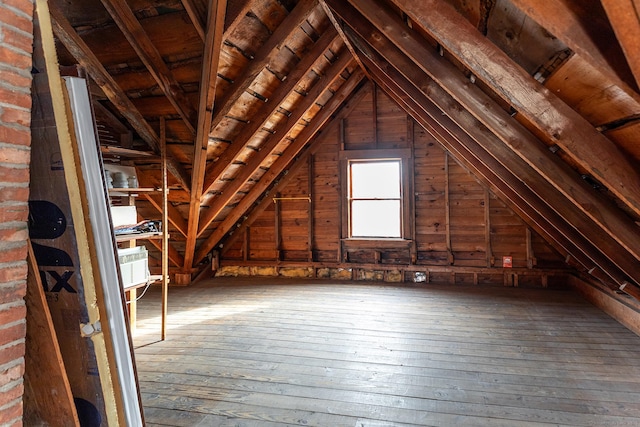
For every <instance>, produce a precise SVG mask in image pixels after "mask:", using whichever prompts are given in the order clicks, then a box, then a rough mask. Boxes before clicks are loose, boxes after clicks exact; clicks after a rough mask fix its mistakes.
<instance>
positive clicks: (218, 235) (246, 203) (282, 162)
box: [195, 68, 364, 261]
mask: <svg viewBox="0 0 640 427" xmlns="http://www.w3.org/2000/svg"><path fill="white" fill-rule="evenodd" d="M363 79H364V73H363V71H362V70H361V69H360V68H356V70H355V71H354V72H353V73H352V74H351V76H350V77H349V79H348V80H347V81H346V82H345V83H344V84H343V85H342V86H341V87H340V89H338V91H337V92H336V93H335V94H333V96H332V97H331V99H329V100H328V101H327V103H326V104H325V105H324V107H323V108H322V110H320V112H319V113H318V114H317V115H316V116H315V117H314V119H313V120H312V121H311V123H310V124H309V125H308V126H307V127H306V128H305V129H304V130H303V131H302V132H300V134H299V135H298V137H297V138H296V140H295V141H294V142H293V143H292V144H291V145H290V146H289V147H288V148H287V150H286V151H285V152H284V153H282V155H281V156H280V157H279V158H278V160H276V161H275V162H274V163H273V164H272V165H271V167H270V168H269V170H268V171H267V172H266V173H265V174H264V175H263V176H262V178H260V181H258V182H257V183H256V184H255V185H254V186H253V187H252V188H251V190H250V191H249V193H247V194H246V195H245V196H244V197H243V198H242V200H241V201H240V203H238V205H237V206H235V207H234V209H233V211H232V212H230V213H229V215H227V216H226V218H225V219H224V220H223V221H222V222H221V223H220V224H219V225H218V227H217V228H216V229H215V230H214V231H213V233H211V234H210V235H209V237H207V239H206V240H205V241H204V242H203V243H202V245H200V248H199V249H198V252H197V254H196V258H195V259H196V261H200V260H202V259H204V258H206V256H207V254H208V253H209V252H210V251H211V250H212V249H213V248H214V247H215V246H216V245H217V244H218V243H220V240H221V239H222V238H223V237H224V236H225V235H226V234H227V233H228V232H229V230H231V229H232V228H233V227H235V226H236V223H237V222H238V220H239V219H240V218H241V217H242V216H243V215H244V214H245V213H246V212H247V211H248V210H249V209H250V208H251V207H252V206H253V204H254V203H255V202H256V200H258V198H259V197H260V196H261V195H262V194H263V193H264V191H265V190H267V189H268V188H269V187H270V186H271V185H272V184H273V182H274V181H275V179H276V178H278V176H280V175H281V174H282V172H283V171H284V170H285V169H286V168H287V167H288V166H289V165H290V164H291V162H293V161H294V160H295V159H296V156H297V155H298V154H299V153H300V151H301V150H302V149H303V148H304V147H305V146H306V144H307V143H308V142H309V141H310V140H311V139H312V138H313V137H314V136H315V135H316V134H317V133H318V132H319V131H320V130H321V129H322V128H323V126H324V125H325V123H327V122H328V121H329V120H330V119H332V118H333V115H334V114H335V113H336V111H337V110H338V109H339V108H340V106H341V105H342V104H344V102H345V101H346V99H347V98H348V97H349V96H350V95H351V94H352V93H353V91H354V90H355V89H356V88H357V87H358V86H359V85H360V83H361V82H362V81H363ZM302 163H303V164H304V163H305V162H302Z"/></svg>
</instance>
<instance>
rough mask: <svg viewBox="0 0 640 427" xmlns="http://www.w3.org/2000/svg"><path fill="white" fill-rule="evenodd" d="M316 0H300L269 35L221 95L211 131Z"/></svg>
mask: <svg viewBox="0 0 640 427" xmlns="http://www.w3.org/2000/svg"><path fill="white" fill-rule="evenodd" d="M316 2H317V0H301V1H300V2H299V3H298V4H297V5H296V6H295V8H294V9H293V10H292V11H291V13H290V14H289V15H287V17H286V18H285V19H284V21H282V23H281V24H280V25H279V26H278V28H276V30H275V31H274V32H273V34H271V36H270V37H269V39H268V40H267V42H266V43H265V44H264V45H263V46H262V47H260V50H259V51H258V52H257V53H256V56H255V57H254V59H253V60H252V61H251V62H250V63H249V65H248V67H247V68H245V70H244V71H243V72H242V74H241V75H240V76H238V77H237V78H236V79H235V81H234V83H233V84H232V85H231V87H230V88H228V89H227V91H226V92H225V93H224V94H223V95H222V98H221V99H220V100H219V102H218V103H217V105H218V107H217V108H216V109H215V113H214V115H213V118H212V119H211V130H213V129H214V128H215V127H216V126H217V125H218V124H219V123H220V121H221V120H222V119H223V118H224V116H225V115H226V114H228V113H229V111H230V110H231V107H233V101H235V100H236V99H238V98H239V97H240V95H242V94H243V93H244V91H245V90H247V88H248V87H249V86H250V85H251V83H252V82H253V81H254V80H255V78H256V76H257V75H258V74H260V72H261V71H262V70H263V69H264V68H265V67H267V66H268V65H269V62H270V61H272V60H273V59H274V58H275V56H276V55H277V54H278V52H280V49H281V48H282V47H284V42H285V40H286V39H287V38H288V36H289V35H290V34H291V33H292V32H293V31H294V30H295V29H296V28H298V27H299V26H300V24H302V23H303V22H304V21H305V20H306V19H307V16H309V14H310V13H311V12H312V11H313V9H314V7H315V4H316Z"/></svg>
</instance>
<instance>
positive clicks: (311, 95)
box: [198, 49, 353, 236]
mask: <svg viewBox="0 0 640 427" xmlns="http://www.w3.org/2000/svg"><path fill="white" fill-rule="evenodd" d="M352 61H353V57H352V56H351V54H349V53H348V52H347V51H346V49H344V52H343V53H342V54H341V55H340V56H338V59H337V60H336V61H335V63H333V64H332V65H331V67H330V68H329V69H328V70H327V71H326V74H325V75H323V76H322V77H320V78H319V79H318V80H317V81H316V82H315V83H314V84H313V87H312V88H311V89H310V90H309V91H308V93H307V94H306V96H305V97H304V99H302V100H301V101H300V102H299V103H298V104H297V105H296V106H295V109H294V111H293V112H292V113H291V116H289V117H287V118H286V120H283V121H281V122H279V123H278V124H277V125H276V127H275V129H274V132H273V133H272V134H270V135H269V136H268V138H267V140H266V141H265V142H263V143H262V145H261V146H260V151H258V152H257V153H254V154H253V155H252V156H251V158H249V160H248V162H247V164H246V165H244V166H243V167H242V169H241V170H240V172H239V173H238V174H237V175H236V176H234V177H233V181H231V182H229V183H228V184H227V185H226V186H225V187H224V188H223V189H222V194H219V195H217V196H216V197H215V198H214V199H213V201H212V202H211V203H210V204H209V208H208V209H207V210H206V211H205V214H204V215H203V217H202V218H201V220H200V229H199V230H198V236H200V235H201V234H202V233H203V232H204V231H205V230H206V229H207V227H208V226H209V224H211V223H212V222H213V221H214V220H215V219H216V217H217V216H218V215H219V214H220V212H222V210H223V209H224V208H225V206H227V204H229V202H230V201H231V199H232V198H233V197H234V196H235V195H236V193H237V192H238V191H239V190H240V188H242V186H244V184H245V183H246V182H247V181H248V180H249V179H250V178H251V177H252V176H253V175H254V174H255V173H256V171H257V169H258V168H259V167H260V165H261V164H262V163H263V162H264V161H265V159H266V158H267V157H269V156H270V155H271V154H272V153H273V150H275V148H276V147H277V146H278V145H280V143H281V142H282V141H283V140H284V139H285V138H286V137H287V135H288V134H289V132H291V130H292V129H293V128H294V127H295V126H296V125H297V124H298V123H299V122H300V120H301V119H302V117H303V116H304V115H305V113H306V112H307V110H308V109H309V108H311V107H312V106H313V105H314V104H316V103H317V100H318V98H319V97H320V96H321V95H322V94H324V93H325V91H326V90H327V88H329V87H330V86H331V85H332V84H333V83H334V82H335V81H337V80H338V79H340V78H341V77H340V74H341V73H342V72H343V71H344V69H345V68H346V67H347V66H348V65H349V64H350V63H351V62H352ZM313 121H315V119H313V120H312V122H313ZM288 149H289V148H287V149H285V152H286V151H287V150H288Z"/></svg>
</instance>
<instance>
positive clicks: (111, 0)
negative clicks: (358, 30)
mask: <svg viewBox="0 0 640 427" xmlns="http://www.w3.org/2000/svg"><path fill="white" fill-rule="evenodd" d="M101 1H102V4H103V5H104V7H105V9H107V11H108V12H109V14H110V15H111V18H112V19H113V20H114V22H115V23H116V25H117V26H118V28H120V31H122V34H124V36H125V38H126V39H127V41H129V44H130V45H131V47H133V50H135V51H136V53H137V54H138V57H139V58H140V60H141V61H142V63H143V64H144V65H145V66H146V67H147V70H149V73H151V75H152V76H153V78H154V79H155V81H156V82H157V83H158V86H159V87H160V89H161V90H162V91H163V92H164V94H165V96H166V97H167V99H168V100H169V102H170V103H171V105H173V107H174V108H175V109H176V111H177V112H178V114H179V115H180V117H182V120H183V121H184V123H185V125H186V126H187V128H188V129H189V130H190V131H191V132H192V133H195V126H194V123H195V121H196V114H197V112H196V110H195V108H193V105H192V104H191V101H190V100H189V99H188V98H187V95H186V94H185V92H184V90H183V89H182V86H181V85H180V83H179V82H178V80H177V79H176V78H175V77H174V75H173V73H172V72H171V70H170V69H169V67H168V66H167V64H166V63H165V62H164V60H163V59H162V56H160V52H158V49H157V48H156V47H155V45H154V44H153V42H152V41H151V38H149V35H148V34H147V32H146V31H145V30H144V28H142V24H140V21H138V19H137V18H136V16H135V15H134V14H133V11H132V10H131V8H130V7H129V5H128V4H127V3H126V2H125V1H124V0H101Z"/></svg>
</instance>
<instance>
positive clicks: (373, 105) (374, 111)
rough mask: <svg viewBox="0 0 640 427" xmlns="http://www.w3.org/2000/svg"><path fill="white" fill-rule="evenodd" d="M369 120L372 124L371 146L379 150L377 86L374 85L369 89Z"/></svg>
mask: <svg viewBox="0 0 640 427" xmlns="http://www.w3.org/2000/svg"><path fill="white" fill-rule="evenodd" d="M371 98H372V100H371V119H372V121H373V123H371V125H372V126H373V146H374V148H380V147H379V146H378V86H377V85H376V84H375V83H374V84H373V85H372V88H371Z"/></svg>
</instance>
